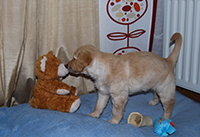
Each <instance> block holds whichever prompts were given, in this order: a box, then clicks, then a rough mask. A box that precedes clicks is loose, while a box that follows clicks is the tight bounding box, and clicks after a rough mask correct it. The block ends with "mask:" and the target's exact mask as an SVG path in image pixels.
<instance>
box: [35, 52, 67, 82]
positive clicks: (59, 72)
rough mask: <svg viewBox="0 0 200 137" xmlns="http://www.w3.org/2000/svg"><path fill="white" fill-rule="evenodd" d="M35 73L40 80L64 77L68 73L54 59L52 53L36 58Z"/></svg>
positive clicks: (57, 60)
mask: <svg viewBox="0 0 200 137" xmlns="http://www.w3.org/2000/svg"><path fill="white" fill-rule="evenodd" d="M35 73H36V76H37V77H38V78H41V79H57V78H59V77H64V76H66V75H67V74H68V73H69V71H68V69H67V68H66V67H65V65H64V64H61V61H60V60H59V59H58V58H56V57H55V55H54V53H53V51H50V52H49V53H48V54H47V55H43V56H41V57H40V58H38V60H37V62H36V65H35Z"/></svg>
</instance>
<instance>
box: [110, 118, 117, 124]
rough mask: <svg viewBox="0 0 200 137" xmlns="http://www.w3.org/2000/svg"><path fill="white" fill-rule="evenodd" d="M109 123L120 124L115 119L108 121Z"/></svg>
mask: <svg viewBox="0 0 200 137" xmlns="http://www.w3.org/2000/svg"><path fill="white" fill-rule="evenodd" d="M108 122H110V123H111V124H119V121H118V120H116V119H113V118H112V119H111V120H108Z"/></svg>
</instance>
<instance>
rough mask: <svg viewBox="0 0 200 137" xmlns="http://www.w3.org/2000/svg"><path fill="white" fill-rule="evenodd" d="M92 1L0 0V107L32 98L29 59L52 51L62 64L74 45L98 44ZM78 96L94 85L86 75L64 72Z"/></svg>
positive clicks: (31, 62) (94, 1)
mask: <svg viewBox="0 0 200 137" xmlns="http://www.w3.org/2000/svg"><path fill="white" fill-rule="evenodd" d="M98 23H99V21H98V0H0V106H13V105H16V104H21V103H26V102H28V101H29V99H30V98H31V97H32V92H33V88H34V84H35V82H36V78H35V72H34V70H35V61H36V60H37V58H38V57H40V56H41V55H43V54H46V53H47V52H48V51H50V50H53V51H54V52H55V53H56V56H57V57H58V58H59V59H61V61H62V62H64V63H67V62H68V61H69V60H70V59H71V58H72V54H73V52H74V51H75V49H76V48H78V47H80V46H81V45H85V44H92V45H94V46H96V47H97V48H99V30H98V28H99V27H98V25H99V24H98ZM63 82H65V83H67V84H69V85H73V86H76V87H77V88H78V90H79V95H81V94H86V93H88V92H89V91H92V90H94V84H93V83H92V82H91V80H89V79H85V78H82V77H73V76H68V77H67V78H66V79H65V80H63Z"/></svg>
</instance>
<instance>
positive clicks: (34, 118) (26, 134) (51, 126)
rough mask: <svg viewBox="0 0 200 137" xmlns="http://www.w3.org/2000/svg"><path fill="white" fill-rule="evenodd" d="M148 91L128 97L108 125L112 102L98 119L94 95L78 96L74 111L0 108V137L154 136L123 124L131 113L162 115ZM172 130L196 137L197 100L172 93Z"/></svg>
mask: <svg viewBox="0 0 200 137" xmlns="http://www.w3.org/2000/svg"><path fill="white" fill-rule="evenodd" d="M152 98H153V94H152V93H146V94H142V93H141V94H138V95H134V96H131V97H129V100H128V103H127V106H126V109H125V113H124V118H123V120H122V121H121V123H120V124H110V123H109V122H108V120H109V119H111V117H112V104H111V102H109V103H108V105H107V107H106V109H105V111H104V113H103V114H102V115H101V116H100V118H99V119H96V118H93V117H90V116H88V115H86V113H91V112H92V111H93V109H94V107H95V104H96V101H97V94H96V93H93V94H88V95H83V96H81V97H80V99H81V107H80V108H79V110H78V111H77V112H75V113H63V112H59V111H52V110H45V109H35V108H31V107H30V105H29V104H28V103H27V104H21V105H18V106H15V107H11V108H7V107H1V108H0V136H1V137H7V136H9V137H19V136H20V137H40V136H41V137H65V136H66V137H93V136H96V137H122V136H123V137H156V136H157V135H156V134H155V133H153V126H150V127H141V128H137V127H135V126H133V125H131V124H127V119H128V116H129V114H130V113H131V112H139V113H141V114H143V115H148V116H150V117H151V118H152V119H153V120H155V119H156V118H158V117H160V116H162V114H163V108H162V106H161V104H160V103H159V104H158V105H157V106H150V105H148V102H149V101H150V100H151V99H152ZM172 121H173V123H174V125H175V129H176V132H175V133H174V134H172V135H170V136H172V137H199V136H200V103H197V102H195V101H193V100H190V99H189V98H187V97H185V96H183V95H182V94H180V93H179V92H176V103H175V107H174V111H173V114H172Z"/></svg>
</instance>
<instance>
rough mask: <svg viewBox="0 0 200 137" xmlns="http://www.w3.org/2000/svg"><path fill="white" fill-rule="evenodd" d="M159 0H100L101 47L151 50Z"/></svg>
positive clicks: (115, 50)
mask: <svg viewBox="0 0 200 137" xmlns="http://www.w3.org/2000/svg"><path fill="white" fill-rule="evenodd" d="M156 4H157V0H99V22H100V28H99V29H100V50H101V51H104V52H109V53H113V54H116V55H121V54H125V53H127V52H130V51H149V50H150V49H151V46H152V42H150V40H151V39H153V36H151V34H152V30H153V31H154V23H155V17H154V16H155V12H156V10H155V9H154V8H156Z"/></svg>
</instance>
